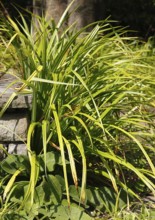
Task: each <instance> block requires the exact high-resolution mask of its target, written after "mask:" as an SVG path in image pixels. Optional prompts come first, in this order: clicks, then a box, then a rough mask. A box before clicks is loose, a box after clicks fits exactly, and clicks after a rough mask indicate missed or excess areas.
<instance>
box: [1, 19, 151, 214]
mask: <svg viewBox="0 0 155 220" xmlns="http://www.w3.org/2000/svg"><path fill="white" fill-rule="evenodd" d="M64 17H65V15H64ZM21 18H22V21H23V24H16V23H15V22H14V21H12V20H11V19H10V18H8V21H7V22H6V29H7V30H9V37H10V41H9V43H7V50H5V53H6V54H7V53H8V52H9V48H13V51H14V53H12V57H13V60H14V62H15V63H16V64H18V65H17V66H19V70H20V71H21V74H18V75H17V76H16V77H17V80H18V81H20V82H21V83H22V86H21V87H20V88H18V89H17V90H16V91H15V92H14V93H13V94H12V96H11V97H10V99H9V102H8V103H6V105H5V106H4V108H3V109H2V110H1V115H2V114H3V113H4V111H5V110H6V108H7V106H8V105H9V103H10V101H11V100H12V99H13V98H14V97H16V96H17V95H22V94H26V93H31V94H32V95H33V104H32V110H31V124H30V127H29V130H28V135H27V149H28V156H29V162H30V182H29V183H28V186H27V190H26V192H25V194H24V200H23V201H24V202H23V203H25V204H26V202H27V201H29V198H30V201H29V205H30V207H33V205H34V203H35V199H34V198H35V189H36V187H37V186H38V184H39V183H40V182H42V184H44V181H45V178H47V179H48V178H49V179H50V181H49V182H50V183H51V182H52V180H53V181H54V182H55V183H57V181H58V180H56V179H55V177H53V176H52V177H51V176H50V177H49V176H48V175H49V174H48V171H49V168H47V167H49V165H48V163H49V160H48V158H47V157H48V156H47V155H49V152H56V154H57V155H59V156H61V161H62V162H61V165H60V164H59V165H60V166H61V167H62V170H63V178H64V184H65V190H66V191H65V195H66V196H67V201H68V204H69V205H70V204H71V201H74V202H77V197H76V198H75V197H74V196H73V197H72V198H71V199H70V192H69V185H70V184H73V183H74V185H75V188H76V189H79V185H80V190H77V191H79V193H80V195H79V198H78V202H80V203H82V204H85V203H87V201H88V198H87V196H86V188H87V187H88V188H89V187H90V186H91V187H95V188H96V187H97V188H98V187H99V188H100V187H103V186H106V187H107V186H108V187H110V188H113V189H114V191H115V193H116V194H118V195H119V193H120V189H122V190H124V191H125V192H126V195H127V196H126V198H127V201H128V202H130V201H129V199H128V198H129V197H128V194H129V195H132V196H135V197H137V198H138V199H140V193H142V192H143V191H144V190H146V191H148V192H150V191H151V192H152V193H155V185H154V176H155V167H154V160H153V158H154V147H153V146H154V125H153V123H154V113H153V108H154V83H155V80H154V66H153V65H152V58H149V56H147V54H148V53H147V52H148V51H147V50H146V47H143V46H136V42H137V39H132V38H129V37H124V33H125V32H126V31H124V30H123V29H121V28H115V29H114V28H113V27H112V26H111V24H109V22H108V21H105V22H101V23H98V24H96V25H93V29H92V31H91V32H89V33H85V34H84V31H85V28H83V29H82V30H80V31H77V32H72V31H71V30H72V27H70V28H67V29H65V30H64V31H62V29H61V31H59V28H60V27H61V22H62V20H63V19H61V20H60V23H58V25H57V26H56V25H55V24H54V22H53V21H46V20H45V19H44V18H38V21H37V24H38V27H37V29H36V30H35V31H34V30H33V32H31V31H30V30H29V28H28V26H27V24H26V22H25V20H24V18H23V17H22V16H21ZM7 33H8V32H7ZM137 45H138V44H137ZM42 154H43V156H42V159H43V161H44V175H45V176H44V177H43V176H41V177H40V176H39V172H41V171H40V170H41V169H43V168H42V165H41V164H40V162H39V161H40V160H38V157H39V155H42ZM68 164H69V166H68ZM40 167H41V168H40ZM52 171H53V170H52ZM57 172H58V173H59V172H60V171H57ZM60 173H61V172H60ZM15 175H20V172H18V174H16V173H15ZM13 180H14V181H15V179H14V178H13ZM59 180H60V179H59ZM60 182H61V181H60ZM133 183H134V184H133ZM12 185H13V183H12ZM12 185H11V187H10V188H12ZM94 192H96V191H94ZM63 196H64V195H63ZM10 198H11V195H10ZM116 198H117V197H116ZM54 201H55V200H54ZM100 201H101V200H100ZM7 202H8V200H7ZM56 202H58V200H56ZM115 202H116V203H117V199H116V201H115ZM23 203H21V204H20V205H19V207H23ZM59 203H61V199H60V200H59ZM92 203H93V202H92ZM92 203H91V206H94V208H95V206H96V204H95V200H94V203H93V204H92ZM101 203H102V202H101ZM99 207H100V208H99V209H101V210H102V209H103V207H104V205H101V206H99ZM104 208H105V207H104ZM107 210H109V208H107Z"/></svg>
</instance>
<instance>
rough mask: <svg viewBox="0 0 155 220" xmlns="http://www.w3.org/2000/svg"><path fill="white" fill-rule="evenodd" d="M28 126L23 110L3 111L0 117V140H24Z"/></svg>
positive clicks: (27, 119) (26, 116) (26, 115)
mask: <svg viewBox="0 0 155 220" xmlns="http://www.w3.org/2000/svg"><path fill="white" fill-rule="evenodd" d="M28 126H29V118H28V114H25V112H23V113H22V112H21V113H20V112H17V113H15V112H14V113H9V112H7V113H5V114H4V115H3V117H2V118H1V119H0V142H7V143H8V142H14V141H26V139H27V130H28Z"/></svg>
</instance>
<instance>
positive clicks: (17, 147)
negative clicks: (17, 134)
mask: <svg viewBox="0 0 155 220" xmlns="http://www.w3.org/2000/svg"><path fill="white" fill-rule="evenodd" d="M8 153H9V154H18V155H27V148H26V144H23V143H17V144H15V143H14V144H9V145H8Z"/></svg>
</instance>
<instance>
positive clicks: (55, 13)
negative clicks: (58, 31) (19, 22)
mask: <svg viewBox="0 0 155 220" xmlns="http://www.w3.org/2000/svg"><path fill="white" fill-rule="evenodd" d="M94 1H95V0H75V1H74V3H73V4H72V6H71V8H70V10H69V14H70V16H69V19H68V25H72V24H73V23H75V25H76V28H77V29H80V28H82V27H84V26H86V25H88V24H90V23H92V22H93V21H94V20H95V12H94ZM43 2H45V3H43ZM71 2H72V0H33V7H34V14H37V15H42V14H43V11H44V15H45V16H46V18H47V19H51V18H53V19H54V20H55V22H56V24H57V23H58V21H59V19H60V18H61V16H62V14H63V12H64V11H65V9H66V7H67V5H69V4H70V3H71Z"/></svg>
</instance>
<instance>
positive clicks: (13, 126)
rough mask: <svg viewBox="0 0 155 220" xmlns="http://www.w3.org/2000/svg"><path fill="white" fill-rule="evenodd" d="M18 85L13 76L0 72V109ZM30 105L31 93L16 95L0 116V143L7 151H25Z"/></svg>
mask: <svg viewBox="0 0 155 220" xmlns="http://www.w3.org/2000/svg"><path fill="white" fill-rule="evenodd" d="M19 86H20V84H19V82H18V80H17V79H16V78H15V77H14V76H12V75H9V74H5V73H2V72H0V110H1V109H2V108H3V107H4V105H5V103H6V102H7V101H8V99H9V97H10V96H11V94H12V93H13V92H15V91H16V89H15V88H18V87H19ZM31 105H32V96H31V95H20V96H17V97H15V99H14V100H13V101H12V102H11V103H10V105H9V107H8V109H7V110H6V112H5V113H4V114H3V116H2V117H1V118H0V144H2V145H3V146H4V147H5V148H6V149H7V151H8V153H15V154H26V153H27V152H26V145H25V142H26V137H27V130H28V126H29V109H30V108H31Z"/></svg>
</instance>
